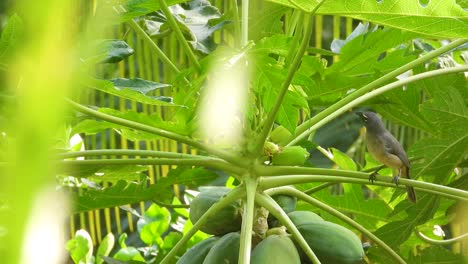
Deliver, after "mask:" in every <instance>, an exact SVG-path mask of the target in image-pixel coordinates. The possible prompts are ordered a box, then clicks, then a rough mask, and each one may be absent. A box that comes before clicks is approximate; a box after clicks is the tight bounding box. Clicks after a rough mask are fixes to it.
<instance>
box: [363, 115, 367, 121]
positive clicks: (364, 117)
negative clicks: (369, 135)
mask: <svg viewBox="0 0 468 264" xmlns="http://www.w3.org/2000/svg"><path fill="white" fill-rule="evenodd" d="M362 117H363V119H364V121H365V122H367V119H368V117H367V116H366V115H365V114H362Z"/></svg>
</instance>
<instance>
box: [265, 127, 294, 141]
mask: <svg viewBox="0 0 468 264" xmlns="http://www.w3.org/2000/svg"><path fill="white" fill-rule="evenodd" d="M270 139H271V140H272V141H273V142H275V143H276V144H279V145H281V146H284V145H286V144H287V143H288V142H289V140H291V139H292V134H291V132H289V130H288V129H287V128H285V127H284V126H278V127H276V128H275V129H273V131H271V133H270Z"/></svg>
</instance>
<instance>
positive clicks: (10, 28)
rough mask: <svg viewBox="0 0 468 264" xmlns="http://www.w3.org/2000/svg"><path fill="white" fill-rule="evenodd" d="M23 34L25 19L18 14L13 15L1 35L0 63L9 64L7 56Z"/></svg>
mask: <svg viewBox="0 0 468 264" xmlns="http://www.w3.org/2000/svg"><path fill="white" fill-rule="evenodd" d="M22 35H23V20H22V19H21V18H20V17H19V16H18V15H17V14H13V15H11V16H10V17H9V18H8V20H7V23H6V25H5V26H4V27H3V29H2V34H1V37H0V64H7V59H8V58H7V57H8V56H10V55H11V53H12V52H13V49H14V48H15V47H16V46H17V44H18V43H19V41H20V38H21V36H22Z"/></svg>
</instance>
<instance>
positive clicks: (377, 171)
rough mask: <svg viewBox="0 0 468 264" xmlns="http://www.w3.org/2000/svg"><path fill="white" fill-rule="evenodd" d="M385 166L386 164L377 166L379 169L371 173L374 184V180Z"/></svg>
mask: <svg viewBox="0 0 468 264" xmlns="http://www.w3.org/2000/svg"><path fill="white" fill-rule="evenodd" d="M383 167H385V165H382V166H380V167H378V168H377V170H375V171H374V172H372V173H371V174H369V181H370V182H371V183H372V184H374V181H376V180H377V175H378V174H379V171H380V170H381V169H383Z"/></svg>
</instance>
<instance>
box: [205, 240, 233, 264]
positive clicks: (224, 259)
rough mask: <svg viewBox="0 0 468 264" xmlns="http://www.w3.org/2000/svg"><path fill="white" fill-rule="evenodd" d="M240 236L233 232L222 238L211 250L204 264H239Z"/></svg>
mask: <svg viewBox="0 0 468 264" xmlns="http://www.w3.org/2000/svg"><path fill="white" fill-rule="evenodd" d="M239 247H240V234H239V233H238V232H232V233H229V234H226V235H224V236H223V237H221V238H220V239H219V240H218V241H217V242H216V243H215V244H214V245H213V247H212V248H211V249H210V252H208V255H206V257H205V261H203V264H237V262H238V260H239Z"/></svg>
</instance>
